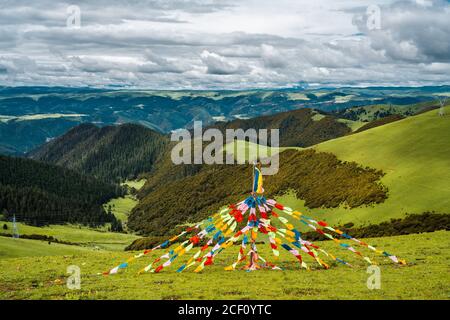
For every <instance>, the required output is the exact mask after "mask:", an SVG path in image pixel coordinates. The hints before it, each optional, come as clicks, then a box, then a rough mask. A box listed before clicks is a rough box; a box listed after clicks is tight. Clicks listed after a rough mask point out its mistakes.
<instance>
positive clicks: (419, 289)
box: [0, 231, 450, 299]
mask: <svg viewBox="0 0 450 320" xmlns="http://www.w3.org/2000/svg"><path fill="white" fill-rule="evenodd" d="M449 234H450V233H449V232H447V231H439V232H434V233H427V234H418V235H417V234H416V235H407V236H397V237H386V238H373V239H368V240H366V241H367V242H368V243H371V244H373V245H376V246H379V247H380V248H384V249H386V250H389V251H390V252H393V253H395V254H396V255H398V256H399V257H402V258H405V259H406V260H407V262H408V265H407V266H403V267H400V266H397V265H393V264H392V263H390V260H386V259H384V258H380V257H376V258H375V260H376V261H377V262H378V263H379V266H380V268H381V289H380V290H369V289H368V288H367V286H366V282H367V278H368V277H369V274H367V272H366V267H367V266H366V265H365V264H364V263H363V261H362V260H358V259H357V258H356V257H355V256H354V255H353V254H352V253H351V252H349V251H348V250H343V249H339V248H338V247H336V246H335V245H334V244H333V243H332V242H331V241H325V242H321V243H320V245H321V246H322V247H323V248H324V249H326V250H329V251H330V252H334V253H336V254H338V255H339V256H340V257H341V258H346V259H348V260H349V261H352V263H353V265H354V267H353V268H349V267H346V266H343V265H339V266H332V268H331V269H329V270H323V269H316V270H312V271H305V270H300V269H299V268H298V267H299V265H298V262H296V261H295V259H294V258H293V257H292V256H290V255H288V254H287V253H286V252H285V251H280V254H281V255H280V261H279V262H278V264H279V265H281V266H284V267H285V269H286V270H285V271H283V272H281V271H272V270H262V271H257V272H251V273H246V272H244V271H234V272H226V271H224V270H223V267H224V266H226V265H229V264H230V263H231V262H232V261H234V259H235V258H236V254H237V251H238V250H239V247H238V246H234V247H232V248H229V249H227V250H225V251H224V252H223V253H222V254H220V255H219V256H218V257H217V259H216V261H215V264H214V265H212V266H210V267H207V268H206V269H205V270H204V272H202V273H201V274H195V273H193V272H191V271H187V272H185V273H181V274H178V273H175V270H176V265H174V266H173V267H172V268H170V269H167V271H165V272H162V273H160V274H151V273H150V274H144V275H141V276H138V275H137V274H136V273H137V271H138V270H139V269H140V268H142V267H143V266H145V265H146V263H148V262H149V261H151V258H149V259H141V260H138V261H137V262H135V263H133V264H131V265H130V267H129V268H128V269H126V270H125V272H123V273H121V274H119V275H115V276H109V277H104V276H99V275H97V273H98V272H102V271H105V270H107V269H108V268H110V267H112V266H115V265H117V264H119V263H121V262H123V261H125V260H126V259H127V258H128V257H130V254H129V253H108V252H89V251H86V252H83V253H79V254H76V255H72V256H66V257H28V258H20V259H3V260H0V270H1V271H0V273H1V279H2V281H1V282H0V299H448V285H447V284H448V282H449V280H450V276H449V274H448V265H447V263H448V260H449V259H450V248H449V247H448V245H447V244H448V241H449ZM259 251H260V253H261V254H262V255H263V256H264V257H265V258H267V259H269V258H271V254H270V249H269V248H268V246H262V245H260V246H259ZM160 254H161V252H160V251H158V252H155V255H154V256H156V255H160ZM305 261H306V262H307V263H309V264H310V265H311V266H312V265H313V263H312V260H311V259H310V257H305ZM175 262H176V261H175ZM175 262H174V263H175ZM69 265H78V266H79V267H80V268H81V289H80V290H69V289H67V287H66V286H65V281H66V278H67V276H68V274H67V273H66V268H67V266H69ZM243 277H245V281H244V280H243ZM218 279H220V280H219V281H218Z"/></svg>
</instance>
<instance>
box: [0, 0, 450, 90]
mask: <svg viewBox="0 0 450 320" xmlns="http://www.w3.org/2000/svg"><path fill="white" fill-rule="evenodd" d="M305 84H308V85H309V86H375V85H386V86H419V85H440V84H450V2H449V1H444V0H401V1H396V0H352V1H350V0H314V1H311V0H276V1H275V0H241V1H237V0H128V1H117V0H97V1H76V0H73V1H70V2H62V1H58V0H56V1H55V0H14V1H11V0H0V85H5V86H21V85H46V86H76V87H80V86H93V87H127V88H145V89H168V90H173V89H249V88H280V87H295V86H298V85H305Z"/></svg>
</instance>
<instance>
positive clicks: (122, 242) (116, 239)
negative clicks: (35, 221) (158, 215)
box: [0, 221, 138, 259]
mask: <svg viewBox="0 0 450 320" xmlns="http://www.w3.org/2000/svg"><path fill="white" fill-rule="evenodd" d="M5 223H6V225H7V226H8V230H3V229H1V230H0V232H2V233H8V234H11V233H12V223H10V222H4V221H0V227H3V224H5ZM17 227H18V229H19V235H21V234H22V235H24V234H27V235H30V234H38V235H47V236H53V237H55V238H57V239H58V240H62V241H69V242H73V243H78V244H81V245H83V246H86V247H98V248H101V249H107V250H123V249H124V248H125V247H126V246H127V245H129V244H130V243H131V242H133V241H134V240H135V239H137V238H138V237H137V236H135V235H132V234H123V233H116V232H106V231H103V230H96V229H90V228H86V227H80V226H76V225H51V226H48V227H33V226H29V225H26V224H23V223H17ZM4 239H8V238H5V237H0V241H3V240H4ZM71 247H72V246H71ZM1 258H3V256H2V255H1V254H0V259H1Z"/></svg>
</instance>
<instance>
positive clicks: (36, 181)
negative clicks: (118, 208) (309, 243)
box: [0, 156, 122, 225]
mask: <svg viewBox="0 0 450 320" xmlns="http://www.w3.org/2000/svg"><path fill="white" fill-rule="evenodd" d="M121 194H122V190H121V189H120V188H119V187H117V186H115V185H113V184H108V183H105V182H102V181H99V180H97V179H95V178H92V177H88V176H84V175H82V174H79V173H77V172H74V171H72V170H68V169H65V168H61V167H58V166H54V165H50V164H45V163H40V162H37V161H34V160H30V159H23V158H12V157H6V156H0V213H2V214H3V215H4V218H6V219H10V218H11V217H12V215H15V216H16V218H17V219H18V220H19V221H25V222H28V223H30V224H33V225H45V224H50V223H53V224H58V223H66V222H68V223H82V224H88V225H102V224H104V223H105V222H116V219H115V217H114V216H113V215H112V214H108V213H106V212H105V211H104V209H103V207H102V204H103V203H104V202H106V201H107V200H109V199H110V198H113V197H117V196H119V195H121Z"/></svg>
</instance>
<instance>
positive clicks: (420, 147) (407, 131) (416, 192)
mask: <svg viewBox="0 0 450 320" xmlns="http://www.w3.org/2000/svg"><path fill="white" fill-rule="evenodd" d="M446 111H447V114H449V113H450V107H447V108H446ZM449 137H450V116H445V117H439V116H438V115H437V111H436V110H433V111H430V112H427V113H424V114H421V115H418V116H413V117H409V118H406V119H403V120H401V121H397V122H394V123H390V124H387V125H384V126H381V127H377V128H373V129H371V130H367V131H365V132H361V133H358V134H354V135H350V136H346V137H342V138H338V139H335V140H331V141H327V142H324V143H321V144H319V145H317V146H314V148H315V149H316V150H318V151H324V152H331V153H333V154H335V155H336V156H337V157H338V158H339V159H341V160H346V161H355V162H357V163H360V164H362V165H364V166H369V167H372V168H376V169H382V170H383V171H384V172H385V173H386V175H385V177H383V178H382V180H381V181H382V183H383V184H384V185H386V186H387V187H388V188H389V194H388V195H389V198H388V199H387V200H386V201H385V202H384V203H382V204H378V205H376V206H373V207H362V208H356V209H351V210H349V209H346V208H344V207H340V208H336V209H323V210H314V212H313V215H314V216H316V217H319V218H322V219H326V220H327V221H328V222H329V223H331V224H340V223H345V222H353V223H355V224H356V225H360V224H369V223H371V224H374V223H379V222H382V221H386V220H389V219H390V218H401V217H404V216H405V214H406V213H423V212H427V211H436V212H442V213H449V212H450V184H449V182H450V160H449V159H450V141H449ZM279 201H280V202H281V203H284V204H286V205H288V206H291V207H292V208H298V209H300V210H303V211H306V212H309V211H311V210H308V209H307V208H305V207H304V203H303V201H301V200H298V199H295V197H293V196H292V194H288V195H286V196H284V197H281V198H279Z"/></svg>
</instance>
